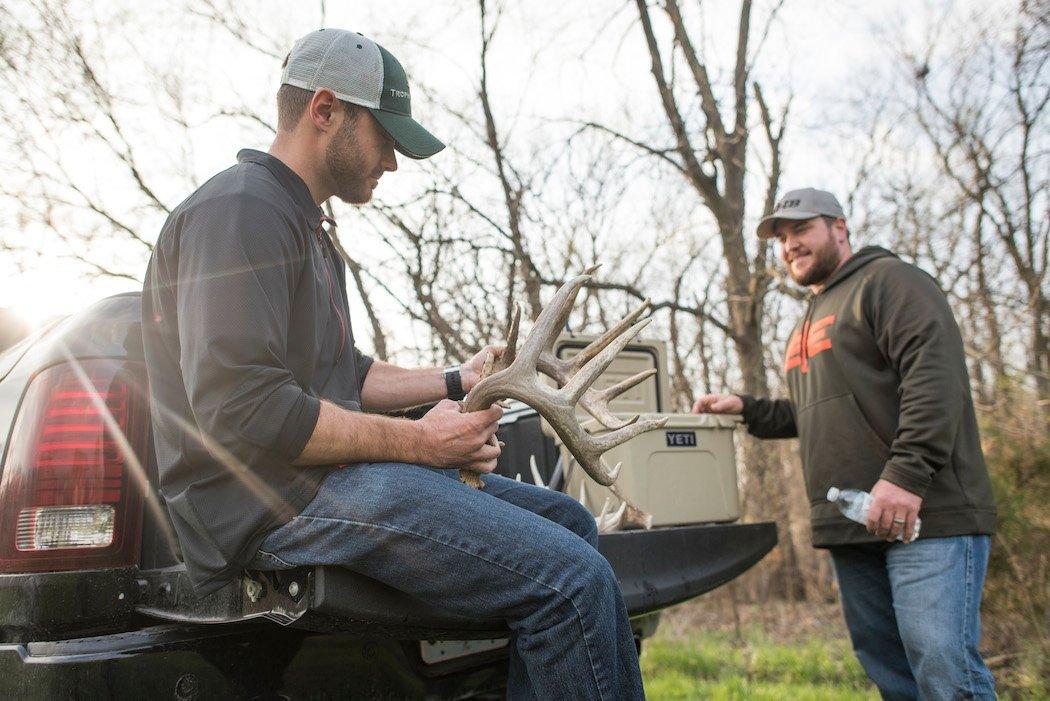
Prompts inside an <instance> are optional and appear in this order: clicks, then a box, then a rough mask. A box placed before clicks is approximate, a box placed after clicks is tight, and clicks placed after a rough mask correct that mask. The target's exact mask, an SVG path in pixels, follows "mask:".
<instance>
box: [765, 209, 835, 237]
mask: <svg viewBox="0 0 1050 701" xmlns="http://www.w3.org/2000/svg"><path fill="white" fill-rule="evenodd" d="M819 216H821V215H820V212H800V211H798V210H791V211H786V212H777V213H776V214H770V215H769V216H768V217H763V219H762V221H760V222H759V223H758V229H757V232H756V233H758V238H760V239H768V238H772V237H773V227H774V226H776V223H777V219H792V220H794V221H800V220H803V219H812V218H813V217H819Z"/></svg>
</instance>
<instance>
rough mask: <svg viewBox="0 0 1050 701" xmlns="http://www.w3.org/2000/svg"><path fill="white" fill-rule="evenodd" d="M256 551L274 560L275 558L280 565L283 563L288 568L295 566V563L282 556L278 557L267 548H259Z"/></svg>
mask: <svg viewBox="0 0 1050 701" xmlns="http://www.w3.org/2000/svg"><path fill="white" fill-rule="evenodd" d="M258 552H259V553H261V554H263V555H266V556H267V557H272V558H273V559H274V560H277V562H279V563H281V564H282V565H284V566H285V567H287V568H288V569H294V568H295V567H296V565H293V564H292V563H290V562H288V561H287V560H285V559H284V558H283V557H279V556H277V555H274V554H273V553H272V552H270V551H269V550H263V549H262V548H259V550H258Z"/></svg>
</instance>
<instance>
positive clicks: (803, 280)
mask: <svg viewBox="0 0 1050 701" xmlns="http://www.w3.org/2000/svg"><path fill="white" fill-rule="evenodd" d="M809 255H810V256H812V258H813V264H812V265H811V266H810V267H809V270H807V271H806V272H805V273H803V274H802V275H795V269H794V268H793V267H792V266H791V265H790V264H789V265H788V273H790V275H791V279H792V280H794V281H795V284H797V285H800V286H802V287H810V286H811V285H820V284H822V283H824V282H825V281H826V280H827V279H828V278H829V277H831V274H832V273H834V272H835V271H836V270H838V267H839V261H840V255H839V249H838V247H837V246H836V245H835V239H834V238H833V237H832V236H831V234H830V232H829V234H828V239H827V241H825V242H824V243H823V244H821V246H820V248H816V249H810V252H809Z"/></svg>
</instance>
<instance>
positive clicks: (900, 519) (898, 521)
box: [893, 518, 904, 526]
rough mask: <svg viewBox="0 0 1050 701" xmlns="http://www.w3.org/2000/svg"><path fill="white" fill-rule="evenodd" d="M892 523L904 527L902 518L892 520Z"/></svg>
mask: <svg viewBox="0 0 1050 701" xmlns="http://www.w3.org/2000/svg"><path fill="white" fill-rule="evenodd" d="M893 523H894V524H896V525H898V526H903V525H904V519H902V518H894V519H893Z"/></svg>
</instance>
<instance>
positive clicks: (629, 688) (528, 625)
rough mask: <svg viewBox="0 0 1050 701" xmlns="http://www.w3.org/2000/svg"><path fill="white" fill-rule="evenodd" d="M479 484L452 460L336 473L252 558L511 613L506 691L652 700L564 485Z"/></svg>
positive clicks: (588, 524)
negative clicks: (338, 571)
mask: <svg viewBox="0 0 1050 701" xmlns="http://www.w3.org/2000/svg"><path fill="white" fill-rule="evenodd" d="M482 481H483V482H484V484H485V486H484V489H482V490H475V489H472V488H470V487H468V486H466V485H465V484H462V483H461V482H460V481H459V479H458V476H457V473H456V471H455V470H439V469H435V468H428V467H421V466H418V465H408V464H404V463H369V464H362V465H350V466H347V467H343V468H340V469H337V470H335V471H333V472H332V473H330V474H329V475H328V476H327V477H325V479H324V481H323V483H322V484H321V487H320V489H319V490H318V493H317V496H316V497H315V498H314V500H313V501H312V502H311V503H310V504H309V505H308V506H307V507H306V508H305V509H304V510H303V512H302V513H301V514H299V515H298V516H296V517H295V518H293V519H292V520H291V521H289V522H288V523H286V524H285V525H283V526H281V527H280V528H278V529H277V530H276V531H274V532H273V533H271V534H270V535H268V536H267V537H266V539H265V540H264V541H263V543H262V545H261V547H260V549H259V553H258V554H257V555H256V557H255V560H254V561H253V562H252V564H251V566H252V567H254V568H258V569H282V568H286V567H292V566H302V565H338V566H340V567H346V568H348V569H351V570H354V571H355V572H359V573H361V574H364V575H367V576H369V577H372V578H373V579H376V580H378V581H380V582H384V583H385V584H388V585H390V586H392V587H395V588H397V589H400V590H401V591H404V592H407V593H409V594H412V595H413V596H415V597H417V598H419V599H421V600H423V601H425V602H427V603H429V604H431V605H434V606H437V607H440V608H443V609H446V610H448V611H452V612H454V613H458V614H462V615H466V616H472V617H480V618H503V619H505V620H506V621H507V625H508V627H509V628H510V629H511V632H512V637H511V650H510V667H509V669H508V675H507V696H508V698H512V699H532V698H539V699H554V698H573V699H609V700H612V699H639V698H644V694H643V691H642V678H641V672H640V670H639V668H638V654H637V650H636V648H635V642H634V635H633V633H632V632H631V626H630V621H629V620H628V618H627V608H626V607H625V606H624V603H623V597H622V595H621V594H620V589H619V586H618V585H617V583H616V576H615V574H614V573H613V570H612V567H610V566H609V563H608V561H607V560H606V559H605V558H604V557H603V556H602V555H601V553H599V552H598V551H597V550H596V549H595V547H594V546H595V545H596V543H597V542H598V534H597V530H596V529H595V524H594V518H593V517H592V516H591V514H590V513H588V511H587V510H586V509H584V508H583V507H582V506H581V505H580V504H579V503H577V502H576V501H575V500H573V499H572V498H571V497H568V496H566V495H565V494H561V493H559V492H553V491H550V490H547V489H542V488H539V487H536V486H534V485H531V484H523V483H521V482H517V481H515V480H510V479H507V478H505V477H501V476H499V475H484V476H483V477H482Z"/></svg>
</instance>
